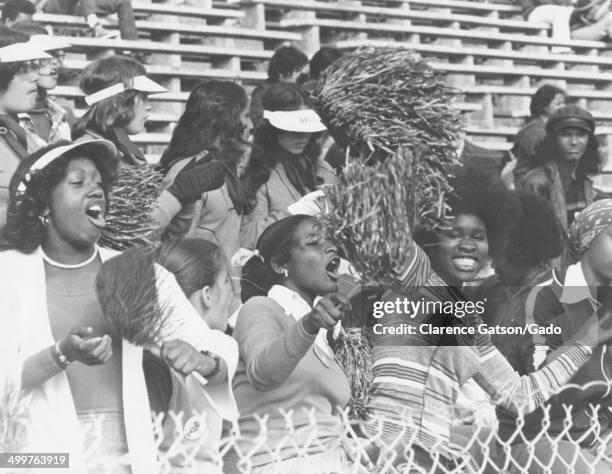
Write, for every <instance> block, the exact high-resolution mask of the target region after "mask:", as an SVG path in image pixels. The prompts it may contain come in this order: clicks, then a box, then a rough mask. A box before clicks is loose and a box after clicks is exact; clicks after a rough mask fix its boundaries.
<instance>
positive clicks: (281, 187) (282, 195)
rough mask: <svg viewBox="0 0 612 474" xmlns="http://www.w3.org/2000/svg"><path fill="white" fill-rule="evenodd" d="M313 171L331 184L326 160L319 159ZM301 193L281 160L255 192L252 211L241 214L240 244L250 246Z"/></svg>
mask: <svg viewBox="0 0 612 474" xmlns="http://www.w3.org/2000/svg"><path fill="white" fill-rule="evenodd" d="M315 173H316V175H317V177H318V178H320V179H322V180H323V183H324V184H334V183H335V182H336V174H335V173H334V170H333V168H332V167H331V165H330V164H329V163H327V162H326V161H323V160H319V161H318V162H317V165H316V170H315ZM301 198H302V195H301V194H300V193H299V191H298V190H297V189H295V186H293V185H292V184H291V181H289V177H288V176H287V173H286V172H285V168H284V167H283V165H282V163H278V164H277V165H276V167H275V168H274V169H273V170H272V171H271V173H270V178H269V179H268V181H267V182H266V183H265V184H264V185H263V186H261V187H260V188H259V190H258V191H257V197H256V199H257V203H256V205H255V208H254V209H253V211H251V213H250V214H247V215H245V216H243V217H242V225H241V228H240V243H241V246H242V247H244V248H249V249H253V248H255V245H256V244H257V239H258V238H259V236H260V235H261V234H262V232H263V231H264V230H265V229H266V228H267V227H268V226H269V225H270V224H272V223H273V222H276V221H277V220H280V219H283V218H284V217H287V216H289V210H288V209H287V207H288V206H290V205H291V204H293V203H294V202H296V201H298V200H300V199H301Z"/></svg>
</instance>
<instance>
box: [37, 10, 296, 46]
mask: <svg viewBox="0 0 612 474" xmlns="http://www.w3.org/2000/svg"><path fill="white" fill-rule="evenodd" d="M36 21H40V22H41V23H45V24H49V25H53V26H75V27H83V28H87V22H86V21H85V19H84V18H83V17H80V16H72V15H52V14H47V13H42V14H41V13H39V14H37V15H36ZM136 27H137V28H138V30H140V31H149V32H159V33H184V34H191V35H198V36H219V37H232V38H248V39H259V40H278V41H299V40H300V38H301V36H300V34H299V33H292V32H289V31H278V30H255V29H251V28H242V27H230V26H218V25H206V24H197V25H192V24H188V23H167V22H160V21H149V20H137V21H136ZM107 28H108V29H117V28H118V22H117V21H116V20H113V21H111V22H109V25H108V27H107Z"/></svg>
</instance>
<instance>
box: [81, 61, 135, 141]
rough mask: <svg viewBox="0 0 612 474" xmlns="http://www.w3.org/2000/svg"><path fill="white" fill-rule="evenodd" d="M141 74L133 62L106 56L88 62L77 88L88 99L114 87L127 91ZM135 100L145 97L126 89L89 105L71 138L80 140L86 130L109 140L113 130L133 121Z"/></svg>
mask: <svg viewBox="0 0 612 474" xmlns="http://www.w3.org/2000/svg"><path fill="white" fill-rule="evenodd" d="M145 72H146V70H145V68H144V66H143V65H142V64H140V63H139V62H138V61H136V60H135V59H132V58H127V57H125V56H109V57H106V58H102V59H98V60H97V61H94V62H92V63H91V64H89V65H88V66H87V67H86V68H85V69H84V70H83V73H82V75H81V81H80V82H79V87H80V88H81V90H82V91H83V92H84V93H85V94H88V95H89V94H93V93H94V92H98V91H100V90H102V89H104V88H106V87H109V86H112V85H114V84H120V83H123V84H124V85H125V87H126V88H129V87H130V86H131V83H132V79H133V78H134V77H136V76H141V75H143V74H145ZM137 96H140V97H142V98H143V99H144V98H145V97H146V94H145V93H143V92H139V91H136V90H133V89H128V90H125V91H123V92H121V93H120V94H117V95H114V96H112V97H109V98H107V99H104V100H102V101H100V102H98V103H96V104H94V105H92V106H91V107H90V108H89V109H88V110H87V112H86V113H85V115H83V117H81V119H80V120H79V121H78V122H77V123H76V124H75V125H74V128H73V137H74V138H78V137H81V136H82V135H83V134H84V133H85V130H87V129H88V128H89V129H92V130H95V131H96V132H98V133H100V134H101V135H103V136H109V135H110V132H111V129H112V128H113V127H125V126H126V125H127V124H129V123H130V122H131V121H132V120H133V119H134V106H135V104H136V97H137Z"/></svg>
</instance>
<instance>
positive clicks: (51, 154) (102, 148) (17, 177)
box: [9, 138, 118, 194]
mask: <svg viewBox="0 0 612 474" xmlns="http://www.w3.org/2000/svg"><path fill="white" fill-rule="evenodd" d="M90 146H94V147H96V150H97V151H96V153H95V154H94V156H92V158H94V159H95V161H96V163H98V164H99V165H103V166H104V167H105V168H106V169H107V170H109V171H112V170H116V169H117V166H118V159H117V148H116V147H115V145H114V144H113V142H110V141H108V140H104V139H101V138H96V139H79V140H77V141H75V142H72V143H70V144H69V145H63V146H58V147H55V148H53V149H51V150H49V151H48V152H47V153H45V154H44V155H42V156H39V157H38V158H36V159H34V158H33V156H32V155H29V156H27V157H26V158H25V159H23V160H22V161H21V163H20V164H19V166H18V167H17V170H16V171H15V173H14V174H13V177H12V178H11V182H10V184H9V189H14V188H16V189H15V192H16V193H18V194H19V193H24V192H25V191H26V190H27V188H28V183H29V182H30V179H31V177H32V173H33V172H35V171H38V170H41V169H43V168H46V167H47V166H49V164H51V163H53V162H54V161H55V160H57V159H58V158H60V157H61V156H64V155H65V154H66V153H68V152H69V151H72V150H75V149H78V148H84V147H90Z"/></svg>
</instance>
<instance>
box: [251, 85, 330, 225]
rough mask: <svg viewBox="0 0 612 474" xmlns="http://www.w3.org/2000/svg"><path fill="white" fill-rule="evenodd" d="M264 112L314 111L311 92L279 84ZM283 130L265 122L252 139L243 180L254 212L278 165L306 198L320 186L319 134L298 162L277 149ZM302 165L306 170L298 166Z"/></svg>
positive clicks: (268, 96)
mask: <svg viewBox="0 0 612 474" xmlns="http://www.w3.org/2000/svg"><path fill="white" fill-rule="evenodd" d="M262 100H263V107H264V110H269V111H277V110H282V111H292V110H299V109H300V108H302V107H308V108H310V107H312V103H311V101H310V97H309V95H308V92H306V91H305V90H304V89H303V88H301V87H300V86H298V85H297V84H289V83H285V82H279V83H278V84H274V85H272V86H271V87H270V88H269V89H268V90H267V91H266V93H265V94H264V96H263V99H262ZM280 133H283V131H282V130H279V129H278V128H276V127H274V126H273V125H272V124H271V123H270V122H269V121H268V120H267V119H263V120H262V121H261V123H260V124H259V125H258V126H257V128H256V129H255V133H254V138H253V148H252V150H251V156H250V157H249V161H248V162H247V165H246V167H245V169H244V172H243V173H242V176H241V177H240V179H241V181H242V182H243V184H244V186H245V188H246V191H247V200H248V202H249V208H248V209H247V213H248V212H250V210H252V208H253V206H254V203H255V201H256V194H257V191H258V190H259V188H261V187H262V186H263V185H264V184H265V183H267V182H268V179H270V173H271V172H272V170H273V169H274V168H275V167H276V165H277V164H278V163H282V165H283V167H284V169H285V172H286V173H287V176H288V177H289V181H290V182H291V184H292V185H293V186H294V187H295V189H297V191H298V192H299V193H300V194H301V195H302V196H303V195H305V194H307V193H308V192H309V191H312V190H314V189H316V188H317V187H318V185H319V184H320V183H319V182H318V180H317V177H316V163H317V160H318V158H319V155H320V152H321V147H320V144H319V141H318V138H319V137H320V136H321V134H320V133H313V134H312V136H311V137H310V141H309V142H308V144H307V145H306V147H305V148H304V151H302V153H301V154H300V155H299V156H298V157H297V158H296V157H295V156H288V153H287V152H285V151H284V150H283V149H281V148H280V147H279V145H278V135H279V134H280ZM300 162H302V163H303V164H304V165H305V169H301V167H300V166H296V164H299V163H300Z"/></svg>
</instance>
